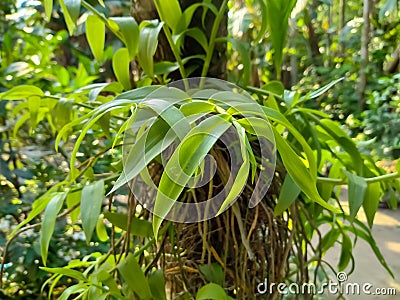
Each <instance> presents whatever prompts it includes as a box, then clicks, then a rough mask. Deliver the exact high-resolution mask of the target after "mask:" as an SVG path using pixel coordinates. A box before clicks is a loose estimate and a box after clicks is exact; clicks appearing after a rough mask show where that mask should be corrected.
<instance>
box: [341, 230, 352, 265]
mask: <svg viewBox="0 0 400 300" xmlns="http://www.w3.org/2000/svg"><path fill="white" fill-rule="evenodd" d="M352 251H353V244H352V242H351V240H350V237H349V236H348V234H346V233H344V232H343V233H342V250H341V252H340V258H339V264H338V269H339V271H343V270H344V269H345V268H346V267H347V265H348V264H349V262H350V259H351V258H352V256H353V254H352Z"/></svg>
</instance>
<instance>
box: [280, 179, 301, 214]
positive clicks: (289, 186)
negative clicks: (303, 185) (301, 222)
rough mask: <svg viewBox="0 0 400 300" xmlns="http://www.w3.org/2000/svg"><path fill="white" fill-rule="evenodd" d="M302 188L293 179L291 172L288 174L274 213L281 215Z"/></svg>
mask: <svg viewBox="0 0 400 300" xmlns="http://www.w3.org/2000/svg"><path fill="white" fill-rule="evenodd" d="M300 192H301V190H300V188H299V187H298V186H297V184H296V183H295V182H294V181H293V179H292V177H290V175H289V174H286V177H285V180H284V181H283V184H282V187H281V191H280V193H279V198H278V202H277V203H276V206H275V209H274V213H275V215H280V214H281V213H283V212H284V211H285V210H286V209H288V208H289V207H290V205H291V204H292V203H293V202H294V201H295V200H296V199H297V198H298V197H299V194H300Z"/></svg>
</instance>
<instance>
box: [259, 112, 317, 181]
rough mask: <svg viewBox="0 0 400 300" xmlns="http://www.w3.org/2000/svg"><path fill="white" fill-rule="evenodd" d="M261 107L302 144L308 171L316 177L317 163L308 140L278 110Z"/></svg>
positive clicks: (270, 117)
mask: <svg viewBox="0 0 400 300" xmlns="http://www.w3.org/2000/svg"><path fill="white" fill-rule="evenodd" d="M262 109H263V110H264V113H265V114H266V115H267V116H268V118H269V119H271V120H272V121H275V122H278V123H279V124H281V125H283V126H284V127H285V128H286V129H287V130H289V132H290V133H291V134H292V135H293V136H294V138H295V139H296V141H297V142H298V143H299V144H300V145H301V146H302V148H303V151H304V153H305V154H306V157H307V161H308V164H309V169H310V173H311V175H312V176H313V177H314V176H315V178H316V176H317V163H316V161H315V157H314V152H313V151H312V149H311V148H310V145H309V144H308V142H307V141H306V140H305V139H304V137H303V135H302V134H301V133H300V132H299V131H298V130H297V129H296V128H295V127H294V126H293V125H292V123H291V122H290V121H289V120H288V119H286V117H285V116H284V115H282V114H281V113H280V112H279V111H276V110H275V109H273V108H269V107H262Z"/></svg>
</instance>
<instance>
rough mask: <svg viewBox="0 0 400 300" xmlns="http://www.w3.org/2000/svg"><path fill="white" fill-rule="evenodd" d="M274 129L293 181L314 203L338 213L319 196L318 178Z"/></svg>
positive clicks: (277, 142)
mask: <svg viewBox="0 0 400 300" xmlns="http://www.w3.org/2000/svg"><path fill="white" fill-rule="evenodd" d="M272 129H273V131H274V134H275V141H276V145H277V148H278V152H279V154H280V156H281V158H282V162H283V164H284V166H285V168H286V170H287V171H288V173H289V174H290V177H291V178H292V179H293V181H294V182H295V183H296V184H297V186H298V187H299V188H300V189H301V190H302V191H303V193H304V194H306V195H307V196H308V197H309V198H310V199H311V200H312V201H315V202H317V203H318V204H319V205H321V206H322V207H324V208H326V209H328V210H330V211H337V210H336V209H335V208H334V207H333V206H331V205H330V204H328V203H327V202H325V201H324V200H323V199H322V198H321V196H320V195H319V193H318V190H317V187H316V177H314V176H312V175H311V173H310V171H309V170H308V169H307V168H306V166H305V165H304V163H303V162H302V161H301V159H300V158H299V156H298V155H297V154H296V152H295V151H294V150H293V149H292V147H290V146H289V144H288V143H287V142H286V141H285V140H284V139H283V138H282V137H281V136H280V134H279V133H278V132H277V131H276V129H275V128H274V127H272Z"/></svg>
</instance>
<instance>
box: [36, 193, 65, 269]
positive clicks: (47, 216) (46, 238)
mask: <svg viewBox="0 0 400 300" xmlns="http://www.w3.org/2000/svg"><path fill="white" fill-rule="evenodd" d="M64 199H65V193H57V194H56V195H55V196H54V197H53V198H52V199H51V200H50V201H49V203H48V204H47V206H46V209H45V211H44V216H43V223H42V229H41V232H40V253H41V255H42V260H43V264H44V265H46V261H47V253H48V249H49V244H50V239H51V236H52V235H53V232H54V226H55V224H56V217H57V214H58V213H59V211H60V210H61V208H62V205H63V203H64Z"/></svg>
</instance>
